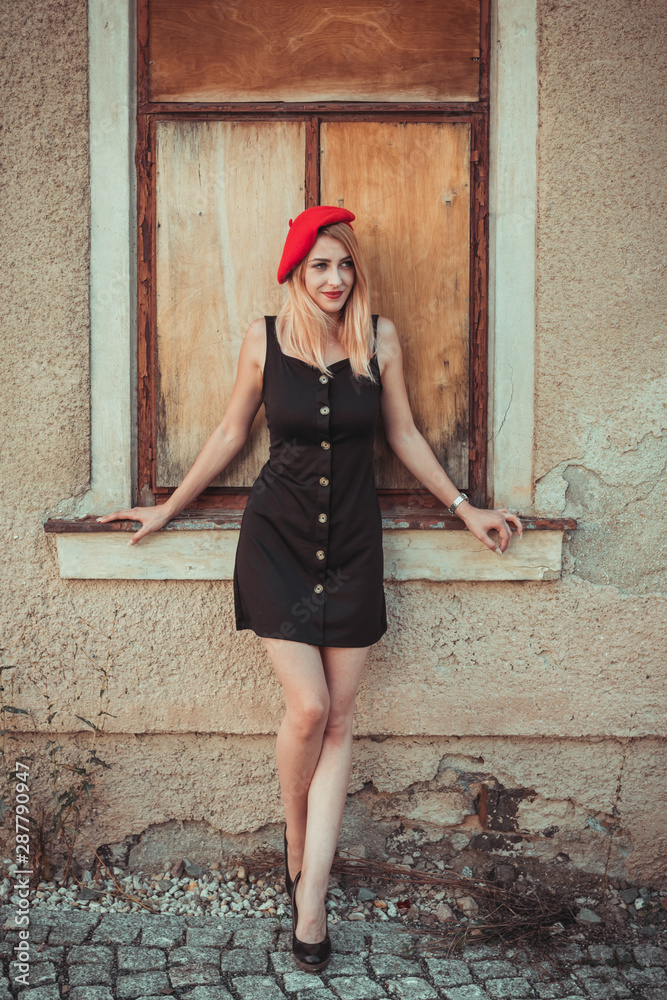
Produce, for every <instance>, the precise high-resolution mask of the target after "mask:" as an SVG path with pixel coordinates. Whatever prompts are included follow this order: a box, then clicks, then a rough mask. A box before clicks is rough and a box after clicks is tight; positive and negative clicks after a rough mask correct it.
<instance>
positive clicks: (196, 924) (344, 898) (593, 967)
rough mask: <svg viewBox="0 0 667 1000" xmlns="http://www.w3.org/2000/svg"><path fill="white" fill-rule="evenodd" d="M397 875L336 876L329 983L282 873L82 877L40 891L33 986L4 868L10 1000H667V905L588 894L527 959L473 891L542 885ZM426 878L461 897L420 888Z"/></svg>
mask: <svg viewBox="0 0 667 1000" xmlns="http://www.w3.org/2000/svg"><path fill="white" fill-rule="evenodd" d="M391 861H392V862H395V870H392V871H391V879H389V880H385V879H382V880H380V879H377V878H376V879H373V878H371V877H369V876H368V875H367V874H366V875H365V876H364V877H362V874H361V873H356V872H355V873H354V874H352V873H350V872H349V871H343V872H338V873H336V871H335V869H334V872H333V873H332V877H331V880H330V887H329V894H328V899H327V909H328V912H329V929H330V933H331V938H332V945H333V949H334V954H333V957H332V960H331V962H330V964H329V966H328V967H327V969H326V970H324V971H323V972H322V973H319V974H312V973H310V974H309V973H305V972H302V971H300V970H298V969H297V967H296V965H295V964H294V961H293V958H292V955H291V951H290V947H291V906H290V903H289V899H288V897H287V894H286V893H285V891H284V883H283V877H284V873H283V869H282V866H281V865H279V864H278V865H275V866H274V867H273V868H270V867H268V866H267V865H264V866H261V865H259V864H256V863H255V862H253V860H252V859H248V860H247V862H246V863H245V864H239V865H235V866H233V867H231V866H230V867H227V868H223V869H220V868H218V867H217V866H216V865H215V864H213V865H211V866H210V867H209V868H204V867H202V866H200V865H196V864H192V863H190V862H188V861H184V860H181V861H179V862H177V863H175V864H174V866H173V867H172V868H170V869H169V870H165V871H161V872H157V873H150V874H148V873H143V872H137V873H136V874H127V873H126V872H124V871H123V870H122V869H120V868H114V869H112V870H111V871H108V870H107V871H106V872H105V873H104V875H103V876H101V877H95V876H94V873H93V872H82V873H80V877H79V878H78V879H74V878H73V877H71V876H70V877H69V878H68V879H67V882H66V883H65V884H63V880H62V873H60V876H56V877H55V878H54V880H53V881H51V882H40V883H39V884H38V885H36V886H31V888H30V909H29V915H30V932H29V937H30V941H29V945H30V949H31V950H30V956H29V957H30V962H29V966H30V972H29V978H28V980H27V981H24V982H23V983H21V982H19V981H17V979H16V968H13V967H12V966H11V965H10V962H12V960H13V958H14V955H15V952H16V949H17V947H19V945H20V940H21V939H20V938H19V929H18V928H17V925H16V923H15V916H16V914H17V912H18V911H19V908H20V905H21V897H20V895H19V893H18V890H17V883H18V881H19V879H20V869H18V868H17V867H16V866H12V865H11V864H10V863H9V861H8V859H5V865H6V866H7V868H6V870H7V873H8V875H7V877H6V878H5V879H4V880H3V881H2V883H0V918H1V923H0V928H1V937H2V941H1V942H0V957H1V958H2V962H3V965H4V968H3V976H0V1000H13V998H15V997H20V998H21V1000H65V998H68V1000H157V998H158V997H164V996H172V997H175V998H188V1000H278V998H291V1000H375V998H389V1000H392V998H393V1000H506V998H507V1000H511V998H517V1000H519V998H536V1000H542V998H543V1000H551V998H563V1000H573V998H574V997H590V998H597V1000H616V998H619V1000H623V998H628V1000H630V998H632V1000H667V950H666V949H665V944H666V943H667V942H666V938H667V933H666V932H667V892H665V891H662V892H661V891H658V890H655V889H650V888H646V887H640V886H628V885H627V884H626V883H618V884H610V885H608V887H607V891H606V893H604V894H603V893H602V890H601V888H599V887H598V888H597V889H595V882H596V880H590V879H589V880H588V881H586V880H584V882H583V883H582V884H585V885H586V886H587V891H586V892H585V894H582V895H574V894H572V895H571V899H572V903H573V913H575V914H576V919H574V920H570V921H566V922H565V924H563V923H560V922H559V923H556V924H555V925H554V926H553V927H552V928H551V929H550V931H549V934H548V935H547V936H546V941H545V943H544V944H543V945H542V946H541V947H540V948H535V947H525V946H524V945H523V943H522V942H519V943H514V944H511V943H510V944H506V943H504V942H502V941H488V940H486V939H485V938H484V934H483V933H482V931H480V930H478V929H477V926H476V925H477V924H481V922H482V921H483V918H484V903H483V900H482V899H481V897H480V896H479V894H478V899H479V900H480V902H479V903H478V901H477V900H476V898H475V890H476V888H477V887H478V886H481V885H483V884H484V881H483V878H484V877H486V878H487V879H488V876H489V874H493V875H494V877H495V878H496V879H497V880H499V879H500V877H501V876H503V877H504V878H505V879H506V880H509V881H511V882H512V884H513V887H514V889H515V890H516V891H518V892H520V893H525V894H530V893H531V892H534V891H535V889H536V886H537V884H538V883H537V880H536V878H535V877H534V875H532V874H530V873H527V872H524V873H520V872H519V871H518V870H517V869H516V868H515V867H514V866H512V865H508V864H502V863H501V864H499V865H496V867H495V868H493V869H492V870H489V869H488V859H487V864H486V869H485V871H486V875H485V876H484V877H483V876H482V872H481V871H479V870H478V871H473V868H472V867H470V866H469V865H467V864H462V863H461V862H460V859H459V863H458V865H457V867H456V871H454V870H453V869H452V868H451V867H450V866H447V865H444V864H443V863H442V862H434V863H431V862H427V861H426V859H420V858H419V857H418V856H414V855H413V856H403V857H401V858H395V859H391ZM419 870H421V871H427V872H429V873H431V874H433V875H436V876H437V875H438V874H440V875H442V876H443V877H448V878H449V879H450V881H453V883H454V884H453V885H447V886H443V885H442V884H440V885H428V884H427V885H417V884H415V881H414V876H413V874H412V873H413V872H417V871H419ZM476 880H477V881H476ZM599 881H600V880H599V879H598V880H597V882H599ZM486 884H488V882H487V883H486ZM591 887H593V888H591ZM141 903H143V904H145V905H144V906H142V905H141ZM2 904H4V905H2ZM463 932H467V933H466V936H465V937H464V936H463ZM475 935H477V940H476V939H475ZM457 939H458V940H457Z"/></svg>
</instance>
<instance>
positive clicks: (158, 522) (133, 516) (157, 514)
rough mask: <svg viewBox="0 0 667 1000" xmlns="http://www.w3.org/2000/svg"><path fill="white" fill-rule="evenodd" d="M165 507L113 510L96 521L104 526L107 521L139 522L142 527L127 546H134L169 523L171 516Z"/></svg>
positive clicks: (162, 505)
mask: <svg viewBox="0 0 667 1000" xmlns="http://www.w3.org/2000/svg"><path fill="white" fill-rule="evenodd" d="M164 508H165V505H164V504H161V505H160V506H159V507H132V508H131V509H130V510H115V511H113V513H112V514H104V515H103V516H102V517H98V518H97V520H98V521H101V522H102V523H103V524H105V523H106V522H107V521H141V524H142V527H141V528H139V531H135V533H134V534H133V535H132V537H131V538H130V540H129V542H128V543H127V544H128V545H136V544H137V542H138V541H139V540H140V539H141V538H143V537H144V536H145V535H150V533H151V532H152V531H159V530H160V528H163V527H164V526H165V524H166V523H167V522H168V521H171V519H172V517H173V514H170V513H169V512H168V511H166V510H165V509H164Z"/></svg>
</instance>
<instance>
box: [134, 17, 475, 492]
mask: <svg viewBox="0 0 667 1000" xmlns="http://www.w3.org/2000/svg"><path fill="white" fill-rule="evenodd" d="M138 24H139V73H138V85H139V115H138V144H137V165H138V178H139V221H140V231H139V378H140V384H139V448H138V452H139V454H138V458H139V480H138V481H139V500H140V502H144V503H145V502H150V498H151V497H155V499H156V501H157V502H160V501H161V500H163V499H165V498H166V496H168V495H169V493H171V492H172V491H173V490H174V489H175V488H176V487H177V486H178V484H179V483H180V482H181V480H182V479H183V477H184V476H185V474H186V473H187V471H188V469H189V468H190V466H191V465H192V462H193V461H194V459H195V458H196V456H197V454H198V453H199V451H200V449H201V447H202V445H203V444H204V442H205V440H206V438H207V437H208V435H209V434H210V433H211V431H212V430H213V429H214V427H215V426H216V425H217V424H218V423H219V421H220V419H221V417H222V414H223V413H224V409H225V406H226V403H227V400H228V399H229V396H230V394H231V390H232V385H233V382H234V377H235V373H236V363H237V358H238V352H239V347H240V343H241V340H242V338H243V335H244V333H245V330H246V328H247V326H248V324H249V323H250V321H251V320H252V319H254V318H256V317H257V316H261V315H266V314H275V313H277V312H278V311H279V309H280V307H281V305H282V302H283V301H284V298H285V295H286V290H285V288H284V287H283V286H280V285H278V283H277V281H276V277H275V272H276V269H277V264H278V260H279V258H280V254H281V251H282V245H283V241H284V238H285V234H286V223H287V219H288V218H294V217H295V216H296V215H298V213H299V212H300V211H302V210H303V209H304V208H307V207H309V206H311V205H315V204H344V205H345V207H347V208H350V209H351V210H352V211H353V212H354V213H355V215H356V216H357V222H356V223H355V233H356V235H357V237H358V238H359V240H360V242H361V245H362V248H363V249H364V251H365V254H366V257H367V259H368V262H369V266H370V272H371V307H372V311H373V312H375V313H379V314H381V315H385V316H388V317H390V318H391V319H392V320H393V321H394V323H395V324H396V328H397V330H398V333H399V336H400V337H401V341H402V346H403V352H404V369H405V376H406V383H407V387H408V394H409V398H410V403H411V406H412V411H413V414H414V417H415V422H416V423H417V426H418V427H419V429H420V430H421V432H422V433H423V434H424V436H425V437H426V439H427V440H428V441H429V443H430V445H431V447H432V448H433V450H434V452H435V454H436V456H437V458H438V459H439V461H440V462H441V463H442V464H443V465H444V467H445V468H446V470H447V472H448V473H449V475H450V476H451V478H452V479H453V480H454V482H455V483H456V484H457V485H458V486H459V487H460V488H462V489H466V490H468V491H470V492H471V493H472V495H473V497H474V498H475V500H476V502H477V503H479V504H484V503H485V500H486V490H485V464H486V455H485V438H486V430H485V427H486V358H485V345H486V260H487V179H488V169H487V152H486V151H487V148H488V141H487V123H488V100H487V83H486V81H487V79H488V58H487V56H488V17H487V10H486V3H481V4H480V0H449V2H438V3H435V2H434V3H428V2H424V3H419V4H404V3H402V2H400V3H398V2H393V0H390V2H389V3H369V2H363V0H349V2H348V0H342V2H340V3H337V4H335V5H329V6H325V7H322V6H321V5H316V4H312V3H310V2H308V3H305V4H300V5H297V6H294V5H291V4H287V3H284V2H282V0H281V2H278V3H276V2H273V3H264V2H258V0H243V2H241V0H228V2H217V0H194V2H192V0H190V2H185V0H147V2H146V0H143V2H142V3H141V4H140V7H139V19H138ZM267 457H268V433H267V431H266V425H265V418H264V411H263V408H262V409H260V411H259V413H258V415H257V418H256V421H255V424H254V426H253V428H252V432H251V436H250V439H249V441H248V444H247V446H246V447H245V448H244V449H243V451H242V452H241V453H240V454H239V456H237V458H236V459H235V460H234V461H233V462H232V463H231V464H230V465H229V466H228V467H227V468H226V469H225V470H224V472H223V474H222V475H221V476H220V477H219V478H218V479H217V480H215V481H214V482H213V483H212V484H211V486H210V488H209V489H208V490H207V491H205V493H204V494H202V497H201V498H200V499H199V500H198V501H197V505H198V506H215V505H216V504H220V503H223V504H225V505H229V504H234V503H239V504H241V505H242V502H243V500H242V497H243V495H244V494H247V491H248V489H249V487H250V485H251V484H252V482H253V481H254V479H255V477H256V475H257V473H258V472H259V470H260V468H261V466H262V465H263V464H264V462H265V461H266V458H267ZM375 476H376V482H377V485H378V488H379V490H380V491H381V493H382V494H384V495H385V505H391V504H392V503H393V504H394V505H396V504H398V502H399V500H400V498H401V497H403V499H404V500H405V499H406V497H409V498H410V499H411V500H414V498H415V497H417V498H418V497H419V494H420V493H425V491H423V489H422V488H421V485H420V484H419V483H417V482H416V480H415V479H414V478H413V477H412V476H411V475H410V473H408V471H407V470H406V469H405V467H404V466H403V465H402V464H401V463H400V462H399V461H398V460H397V459H396V457H395V456H394V455H393V453H392V452H391V450H390V449H389V447H388V445H387V443H386V440H385V438H384V434H383V432H382V429H380V433H379V435H378V440H377V444H376V463H375ZM428 496H429V497H430V495H428ZM381 499H382V498H381Z"/></svg>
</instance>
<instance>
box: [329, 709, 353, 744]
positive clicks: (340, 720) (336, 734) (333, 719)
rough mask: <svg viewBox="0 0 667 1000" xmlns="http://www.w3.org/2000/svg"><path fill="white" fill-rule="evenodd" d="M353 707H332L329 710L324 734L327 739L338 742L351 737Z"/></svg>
mask: <svg viewBox="0 0 667 1000" xmlns="http://www.w3.org/2000/svg"><path fill="white" fill-rule="evenodd" d="M353 717H354V707H353V708H352V710H350V711H341V710H336V709H334V708H333V707H332V708H331V709H330V710H329V715H328V717H327V723H326V726H325V728H324V734H325V736H327V737H328V738H329V739H332V740H335V741H336V742H338V743H343V742H345V741H346V740H351V739H352V727H353Z"/></svg>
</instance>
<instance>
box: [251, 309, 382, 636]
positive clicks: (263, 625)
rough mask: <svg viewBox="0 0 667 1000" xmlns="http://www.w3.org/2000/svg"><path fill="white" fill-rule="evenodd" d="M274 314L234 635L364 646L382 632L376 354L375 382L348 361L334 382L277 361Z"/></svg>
mask: <svg viewBox="0 0 667 1000" xmlns="http://www.w3.org/2000/svg"><path fill="white" fill-rule="evenodd" d="M275 319H276V317H275V316H266V317H265V320H266V340H267V344H266V362H265V365H264V385H263V401H264V407H265V412H266V420H267V424H268V428H269V436H270V450H269V459H268V461H267V462H266V463H265V465H264V466H263V467H262V469H261V471H260V473H259V475H258V476H257V479H256V480H255V482H254V484H253V486H252V489H251V491H250V495H249V497H248V502H247V504H246V508H245V510H244V512H243V519H242V522H241V530H240V533H239V541H238V547H237V550H236V560H235V564H234V608H235V616H236V630H237V631H240V630H242V629H252V630H253V631H254V632H255V633H256V634H257V635H260V636H266V637H272V638H278V639H289V640H291V641H292V642H306V643H310V644H311V645H314V646H370V645H372V644H373V643H374V642H377V641H378V639H380V638H381V637H382V635H384V633H385V632H386V630H387V614H386V604H385V592H384V586H383V570H384V559H383V552H382V519H381V513H380V505H379V503H378V498H377V492H376V487H375V474H374V470H373V444H374V440H375V431H376V426H377V420H378V416H379V412H380V393H381V391H382V384H381V382H380V368H379V365H378V360H377V356H376V354H377V352H376V349H374V351H373V357H372V358H371V360H370V365H371V368H372V371H373V373H374V375H375V377H376V379H377V383H376V384H375V385H374V384H373V383H371V382H370V381H369V379H367V378H359V379H357V378H355V376H354V373H353V371H352V368H351V366H350V361H349V358H343V359H342V360H340V361H335V362H334V363H333V364H332V365H329V368H330V370H331V372H332V375H331V377H330V376H328V375H326V374H324V373H323V372H321V371H320V370H319V369H318V368H315V367H314V366H312V365H310V364H308V363H306V362H305V361H301V360H299V359H298V358H293V357H290V356H289V355H287V354H283V352H282V350H281V348H280V345H279V343H278V338H277V335H276V328H275ZM377 320H378V317H377V315H374V316H373V330H374V333H375V344H376V343H377ZM375 344H374V347H375Z"/></svg>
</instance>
